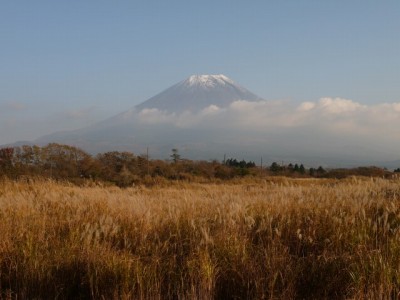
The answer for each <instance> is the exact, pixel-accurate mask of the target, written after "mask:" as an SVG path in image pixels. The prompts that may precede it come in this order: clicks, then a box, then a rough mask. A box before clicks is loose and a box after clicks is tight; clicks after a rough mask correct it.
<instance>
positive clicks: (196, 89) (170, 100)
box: [136, 74, 262, 113]
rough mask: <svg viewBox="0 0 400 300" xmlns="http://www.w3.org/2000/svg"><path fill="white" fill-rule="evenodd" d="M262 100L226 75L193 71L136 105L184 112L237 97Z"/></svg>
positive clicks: (223, 104)
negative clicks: (200, 73)
mask: <svg viewBox="0 0 400 300" xmlns="http://www.w3.org/2000/svg"><path fill="white" fill-rule="evenodd" d="M237 100H247V101H259V100H262V99H261V98H260V97H258V96H257V95H255V94H253V93H252V92H250V91H249V90H247V89H245V88H243V87H241V86H240V85H238V84H237V83H235V82H234V81H233V80H232V79H230V78H228V77H227V76H225V75H222V74H220V75H192V76H190V77H189V78H187V79H185V80H183V81H181V82H179V83H177V84H175V85H173V86H171V87H170V88H169V89H166V90H165V91H163V92H161V93H160V94H158V95H156V96H154V97H152V98H150V99H149V100H147V101H145V102H143V103H141V104H139V105H137V106H136V109H139V110H142V109H145V108H156V109H159V110H162V111H168V112H175V113H180V112H183V111H192V112H194V111H199V110H202V109H204V108H206V107H209V106H210V105H215V106H218V107H226V106H228V105H229V104H231V103H232V102H234V101H237Z"/></svg>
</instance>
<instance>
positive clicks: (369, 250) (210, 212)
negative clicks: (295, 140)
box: [0, 177, 400, 299]
mask: <svg viewBox="0 0 400 300" xmlns="http://www.w3.org/2000/svg"><path fill="white" fill-rule="evenodd" d="M399 230H400V181H399V180H384V179H369V178H351V179H345V180H340V181H338V180H323V179H306V180H295V179H286V178H272V177H268V178H266V179H265V180H261V179H257V180H256V179H253V180H252V179H246V180H238V181H232V182H229V183H224V184H211V183H207V184H201V183H184V182H172V183H170V184H165V183H164V184H163V185H162V186H157V185H156V186H154V187H152V188H146V187H135V188H128V189H119V188H116V187H103V186H98V185H94V184H91V185H88V186H86V187H76V186H72V185H69V184H67V183H56V182H51V181H40V180H38V181H36V182H30V183H22V182H19V183H18V182H12V181H7V180H6V181H2V182H0V291H1V294H0V295H1V298H3V299H8V298H9V299H32V298H41V299H53V298H58V299H77V298H78V299H79V298H81V299H87V298H93V299H303V298H304V299H310V298H318V299H321V298H326V299H342V298H347V299H349V298H350V299H378V298H381V299H384V298H386V299H388V298H392V299H395V298H397V297H398V296H399V292H400V231H399Z"/></svg>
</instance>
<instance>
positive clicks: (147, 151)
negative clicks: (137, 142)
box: [146, 147, 150, 175]
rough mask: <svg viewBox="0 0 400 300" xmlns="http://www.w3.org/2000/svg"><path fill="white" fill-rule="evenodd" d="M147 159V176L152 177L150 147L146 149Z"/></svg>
mask: <svg viewBox="0 0 400 300" xmlns="http://www.w3.org/2000/svg"><path fill="white" fill-rule="evenodd" d="M146 157H147V175H150V167H149V147H147V149H146Z"/></svg>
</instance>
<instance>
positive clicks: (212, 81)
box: [185, 74, 234, 87]
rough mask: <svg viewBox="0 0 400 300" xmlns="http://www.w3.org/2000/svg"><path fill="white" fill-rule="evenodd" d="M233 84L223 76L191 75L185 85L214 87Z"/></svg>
mask: <svg viewBox="0 0 400 300" xmlns="http://www.w3.org/2000/svg"><path fill="white" fill-rule="evenodd" d="M227 83H228V84H234V82H233V81H232V80H231V79H229V78H228V77H226V76H225V75H222V74H219V75H192V76H190V77H189V78H188V79H187V80H185V84H187V85H189V86H204V87H214V86H216V85H225V84H227Z"/></svg>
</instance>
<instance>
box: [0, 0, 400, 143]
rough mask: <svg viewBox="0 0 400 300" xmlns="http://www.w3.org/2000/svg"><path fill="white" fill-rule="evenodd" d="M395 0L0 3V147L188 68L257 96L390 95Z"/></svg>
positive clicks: (394, 95) (148, 93) (161, 84)
mask: <svg viewBox="0 0 400 300" xmlns="http://www.w3.org/2000/svg"><path fill="white" fill-rule="evenodd" d="M399 14H400V2H399V1H379V2H378V1H353V0H350V1H300V0H293V1H235V0H230V1H89V0H87V1H41V0H38V1H27V0H26V1H2V3H1V4H0V144H4V143H9V142H15V141H17V140H32V139H35V138H37V137H39V136H41V135H43V134H48V133H51V132H53V131H57V130H64V129H74V128H80V127H82V126H86V125H89V124H93V123H94V122H96V121H99V120H102V119H104V118H107V117H111V116H113V115H114V114H117V113H119V112H122V111H124V110H127V109H129V108H131V107H133V106H135V105H136V104H139V103H140V102H143V101H144V100H147V99H148V98H150V97H152V96H154V95H155V94H157V93H159V92H161V91H162V90H163V89H165V88H167V87H169V86H170V85H172V84H174V83H176V82H178V81H181V80H183V79H185V78H186V77H188V76H189V75H191V74H220V73H222V74H225V75H227V76H228V77H230V78H232V79H233V80H235V81H236V82H238V83H240V84H241V85H243V86H245V87H246V88H248V89H249V90H251V91H253V92H254V93H256V94H258V95H259V96H261V97H263V98H264V99H266V100H285V101H290V102H293V103H298V104H300V103H303V102H308V101H311V102H316V101H318V100H319V99H320V98H322V97H340V98H345V99H351V100H352V101H355V102H357V103H361V104H363V105H375V104H380V103H396V102H400V82H399V81H400V58H399V53H400V36H399V34H400V18H399Z"/></svg>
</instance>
